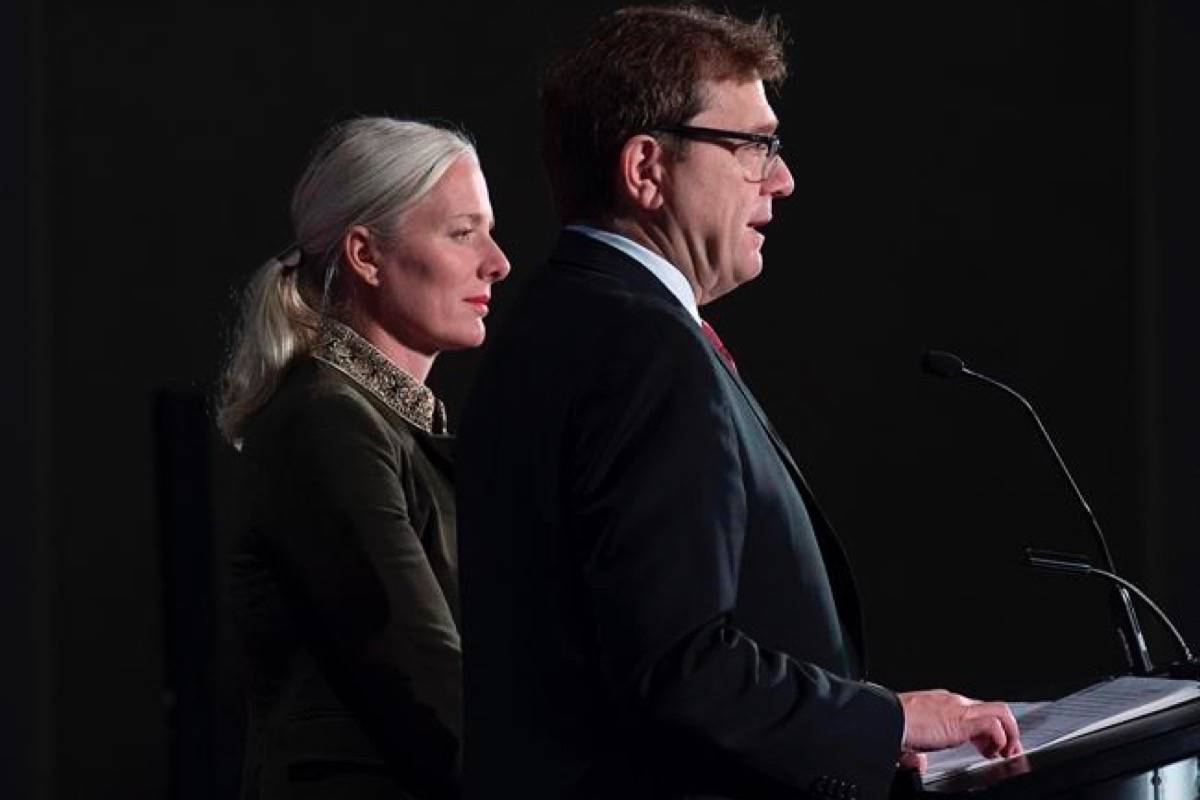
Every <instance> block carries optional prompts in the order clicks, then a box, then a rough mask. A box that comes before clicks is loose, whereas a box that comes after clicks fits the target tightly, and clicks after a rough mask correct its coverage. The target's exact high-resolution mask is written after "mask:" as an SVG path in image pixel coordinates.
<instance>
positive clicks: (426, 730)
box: [231, 323, 462, 800]
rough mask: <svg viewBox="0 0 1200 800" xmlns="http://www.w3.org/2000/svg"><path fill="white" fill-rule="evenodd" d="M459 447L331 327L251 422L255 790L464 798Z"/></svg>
mask: <svg viewBox="0 0 1200 800" xmlns="http://www.w3.org/2000/svg"><path fill="white" fill-rule="evenodd" d="M450 444H451V438H450V437H449V436H448V435H446V433H445V415H444V411H443V410H442V406H441V404H440V403H439V402H438V401H437V400H436V398H435V397H434V396H433V394H432V392H430V391H429V390H428V389H427V388H426V387H425V386H423V385H422V384H420V383H419V382H417V381H416V380H415V379H413V378H412V377H410V376H409V375H408V374H407V373H405V372H403V371H402V370H400V369H399V368H397V367H396V366H395V365H394V364H393V363H392V362H391V361H389V360H388V359H387V358H386V357H385V356H384V355H383V354H382V353H380V352H379V351H378V350H376V349H375V348H374V347H372V346H371V345H370V344H369V343H367V342H366V340H365V339H362V338H361V337H360V336H358V335H357V334H356V333H354V332H353V331H351V330H350V329H349V328H347V327H345V326H342V325H338V324H336V323H334V324H331V325H330V326H328V327H327V329H326V332H325V337H324V340H323V342H322V343H321V344H320V345H319V346H318V347H317V348H316V349H315V350H314V351H313V353H312V355H311V356H306V357H302V358H299V359H297V360H296V362H295V363H294V364H293V366H292V367H291V368H290V370H289V371H288V373H287V375H286V376H285V378H284V379H283V381H282V382H281V384H280V386H279V387H278V389H277V390H276V392H275V393H274V395H273V396H272V398H271V400H270V401H269V402H268V403H267V404H266V405H265V406H264V407H263V408H262V409H261V410H260V411H259V412H258V413H256V414H255V415H254V417H253V419H252V420H251V422H250V424H249V425H248V426H247V429H246V431H245V437H244V440H243V443H242V447H241V452H240V454H239V462H240V469H241V474H240V480H239V487H238V489H239V500H238V504H237V505H238V514H237V520H238V523H237V524H238V527H239V530H238V539H237V545H236V550H235V552H234V554H233V559H232V575H231V583H232V592H233V602H234V607H235V615H236V618H237V622H238V625H239V628H240V633H241V635H242V637H243V642H244V649H245V653H246V655H247V660H248V670H247V671H248V683H249V697H250V708H249V726H248V727H249V730H248V736H247V745H246V764H245V770H244V777H243V797H246V798H262V799H263V800H273V799H274V798H285V797H294V796H297V795H299V794H303V796H305V797H320V796H325V795H324V794H322V793H321V792H320V791H317V792H316V793H315V794H314V793H313V792H314V790H315V789H317V787H318V786H325V785H328V786H329V787H330V791H331V792H336V791H338V790H337V789H335V788H334V787H338V786H340V787H343V790H344V789H345V787H350V786H360V785H361V786H365V785H368V784H369V785H372V786H390V785H391V783H393V782H394V783H395V785H396V791H395V794H394V796H395V797H413V798H447V797H457V795H458V760H459V742H460V739H461V730H462V720H461V708H462V688H461V680H462V651H461V646H460V641H459V634H458V621H459V619H458V613H459V612H458V581H457V564H456V540H455V510H454V494H453V487H452V485H451V478H452V473H451V461H450V453H449V449H450V448H449V446H450ZM339 781H341V782H339ZM347 781H348V782H347ZM355 781H366V782H367V783H356V782H355ZM372 796H374V795H372Z"/></svg>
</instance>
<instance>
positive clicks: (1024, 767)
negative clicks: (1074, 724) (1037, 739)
mask: <svg viewBox="0 0 1200 800" xmlns="http://www.w3.org/2000/svg"><path fill="white" fill-rule="evenodd" d="M1198 753H1200V700H1194V701H1192V702H1189V703H1184V704H1182V705H1178V706H1174V707H1173V708H1168V709H1164V710H1163V711H1159V712H1157V713H1154V714H1148V715H1147V716H1144V717H1139V718H1138V719H1134V720H1130V721H1129V722H1125V723H1122V724H1120V725H1116V726H1113V727H1111V728H1106V729H1104V730H1100V731H1096V732H1095V733H1090V734H1087V735H1085V736H1080V737H1079V738H1077V739H1072V740H1070V741H1067V742H1063V743H1062V744H1060V745H1057V746H1055V747H1051V748H1049V749H1047V750H1042V751H1039V752H1036V753H1033V754H1032V755H1029V756H1021V757H1019V758H1015V759H1010V760H1008V761H1001V762H997V763H995V764H992V765H989V766H987V767H983V768H980V769H977V770H974V771H972V772H967V773H963V774H959V775H952V776H949V777H947V778H945V779H943V780H940V781H938V782H936V783H932V784H930V785H928V786H922V785H920V781H919V780H918V779H917V778H916V776H915V775H914V776H913V791H912V795H911V796H914V797H921V798H927V799H928V800H952V798H965V797H968V796H969V797H971V798H976V799H978V800H982V798H987V800H1000V798H1009V797H1013V798H1016V797H1019V798H1036V797H1048V796H1052V795H1055V794H1061V793H1063V792H1068V791H1077V790H1080V789H1083V788H1085V787H1086V786H1088V785H1090V784H1095V783H1101V782H1103V781H1108V780H1112V779H1113V778H1119V777H1121V776H1124V775H1133V774H1137V773H1139V772H1144V771H1146V770H1150V769H1153V768H1154V767H1160V766H1165V765H1167V764H1172V763H1174V762H1176V761H1181V760H1183V759H1186V758H1188V757H1189V756H1195V755H1196V754H1198Z"/></svg>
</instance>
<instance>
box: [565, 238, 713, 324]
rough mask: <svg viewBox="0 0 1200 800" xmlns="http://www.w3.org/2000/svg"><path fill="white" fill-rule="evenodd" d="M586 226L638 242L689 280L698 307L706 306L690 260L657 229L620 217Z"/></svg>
mask: <svg viewBox="0 0 1200 800" xmlns="http://www.w3.org/2000/svg"><path fill="white" fill-rule="evenodd" d="M584 224H587V225H591V226H593V227H596V228H599V229H601V230H606V231H612V232H613V233H616V234H619V235H621V236H624V237H625V238H626V239H629V240H630V241H632V242H636V243H637V244H640V245H641V246H642V247H644V248H646V249H647V250H649V251H650V252H652V253H654V254H655V255H658V256H660V257H662V258H663V259H664V260H665V261H666V262H667V263H669V264H670V265H671V266H673V267H674V268H675V269H676V270H678V271H679V273H680V274H681V275H683V277H684V278H685V279H687V282H688V285H689V286H691V287H692V294H694V295H695V297H696V303H697V305H704V304H705V302H707V300H706V299H705V295H704V291H703V289H702V288H701V287H700V285H699V283H697V281H696V276H695V275H693V274H692V272H691V271H690V270H689V269H687V268H686V265H687V264H688V263H690V262H689V261H688V259H686V258H680V257H679V256H678V255H677V254H676V252H675V247H674V246H673V244H672V242H671V240H670V238H669V237H668V236H666V234H664V233H663V232H662V231H661V230H659V229H658V228H657V227H655V226H652V225H646V224H643V223H642V222H640V221H638V220H636V219H630V218H628V217H618V216H604V217H599V218H596V219H589V220H585V223H584Z"/></svg>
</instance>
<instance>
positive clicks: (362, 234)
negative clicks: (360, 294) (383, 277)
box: [342, 225, 379, 286]
mask: <svg viewBox="0 0 1200 800" xmlns="http://www.w3.org/2000/svg"><path fill="white" fill-rule="evenodd" d="M373 240H374V237H373V236H372V234H371V231H370V230H368V229H367V227H366V226H365V225H355V226H353V227H351V228H350V230H348V231H346V235H345V236H344V237H343V238H342V257H343V258H344V259H345V261H346V264H347V265H348V266H349V267H350V271H351V272H352V273H354V275H356V276H357V277H358V279H359V280H361V281H362V282H363V283H365V284H366V285H368V286H378V285H379V263H378V249H377V248H376V247H375V246H374V243H373Z"/></svg>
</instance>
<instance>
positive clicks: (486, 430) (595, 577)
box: [457, 231, 903, 798]
mask: <svg viewBox="0 0 1200 800" xmlns="http://www.w3.org/2000/svg"><path fill="white" fill-rule="evenodd" d="M512 319H513V322H512V323H511V324H510V327H509V329H508V330H507V331H506V333H505V335H503V336H502V337H501V338H500V339H499V340H498V341H497V342H496V343H495V344H494V347H493V349H492V351H491V352H490V354H489V357H488V359H487V361H486V363H485V365H484V368H483V371H482V373H481V375H480V377H479V379H478V382H477V384H476V386H475V388H474V392H473V395H472V399H471V402H470V405H469V408H468V409H467V411H466V413H465V415H464V419H463V426H462V429H461V436H460V441H459V450H458V453H457V455H458V459H457V463H458V471H459V472H458V499H459V523H460V524H459V531H460V540H459V541H460V567H461V570H462V572H461V576H462V585H463V624H464V641H465V642H466V651H465V664H464V669H465V681H466V683H465V691H466V706H465V710H466V730H465V750H464V781H465V784H464V786H465V791H466V795H467V797H469V798H491V797H524V798H600V797H603V798H651V797H653V798H669V797H693V796H694V797H729V798H751V797H753V798H760V797H797V796H804V795H805V794H806V793H807V794H808V795H811V796H828V797H850V796H857V797H862V798H878V797H882V796H884V795H885V794H886V792H887V789H888V787H889V785H890V781H891V779H892V773H893V769H894V763H895V760H896V758H897V755H898V750H899V743H900V738H901V732H902V726H903V716H902V712H901V711H900V708H899V703H898V701H897V698H896V697H895V696H894V695H893V694H891V693H890V692H888V691H886V690H883V689H881V688H879V687H875V686H873V685H870V684H865V683H862V682H860V681H859V680H857V679H858V678H859V677H860V667H859V655H858V653H861V652H862V646H861V625H860V622H859V610H858V603H857V599H856V595H855V591H854V587H853V585H852V579H851V576H850V572H849V569H848V566H847V563H846V559H845V556H844V554H843V552H842V550H841V548H840V546H839V545H838V543H837V541H836V540H835V538H834V536H833V533H832V531H831V530H830V528H829V526H828V524H827V523H826V522H825V519H824V517H823V516H822V515H821V514H820V512H819V511H818V509H817V506H816V504H815V503H814V502H813V498H812V495H811V493H810V492H809V490H808V487H807V486H806V485H805V483H804V480H803V478H802V477H801V475H800V473H799V471H798V470H797V469H796V466H795V464H794V463H793V461H792V458H791V456H790V455H789V454H788V452H787V450H786V449H785V448H784V446H783V444H782V443H781V442H780V441H779V438H778V436H776V435H775V433H774V431H773V430H772V429H771V427H770V424H769V423H768V421H767V419H766V416H765V415H764V414H763V413H762V411H761V409H760V408H759V407H758V405H757V404H756V403H755V401H754V399H753V398H752V397H751V395H750V392H749V391H748V389H747V388H746V386H745V385H744V384H743V383H742V381H741V380H740V379H739V378H738V377H737V376H736V375H735V374H734V373H733V372H732V371H731V370H730V369H729V368H728V367H727V366H726V365H725V364H724V363H723V362H722V361H721V359H720V358H719V356H718V355H717V354H716V353H715V351H714V350H713V348H712V347H711V346H710V345H709V343H708V342H707V341H706V340H705V339H704V338H703V335H702V333H701V331H700V329H699V327H698V325H697V324H696V322H695V320H694V319H693V318H692V317H691V316H690V315H689V314H688V313H687V311H686V310H685V309H684V308H683V307H682V306H681V305H680V304H679V302H678V301H677V300H676V299H675V298H674V297H673V296H672V295H670V293H669V292H668V291H667V290H666V288H665V287H663V286H662V285H661V283H659V281H658V280H657V279H656V278H655V277H654V276H653V275H652V274H651V273H650V272H648V271H647V270H646V269H645V268H644V267H643V266H641V265H640V264H637V263H636V262H634V261H632V260H631V259H629V258H628V257H627V256H625V255H624V254H622V253H620V252H619V251H617V250H615V249H614V248H611V247H609V246H608V245H606V244H603V243H600V242H597V241H595V240H592V239H590V238H588V237H586V236H584V235H582V234H579V233H573V232H570V231H568V232H565V233H564V234H563V236H562V238H561V240H560V242H559V244H558V247H557V249H556V250H555V252H554V254H553V255H552V256H551V259H550V263H549V265H548V266H547V267H546V268H545V269H544V270H543V271H542V272H541V273H539V274H538V275H537V276H535V277H534V279H533V280H532V283H531V285H530V287H529V289H528V291H527V293H526V294H525V296H524V297H523V299H522V302H521V303H520V305H519V306H518V308H517V309H516V311H515V312H514V314H513V317H512ZM843 623H844V624H843ZM856 651H857V653H856Z"/></svg>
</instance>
